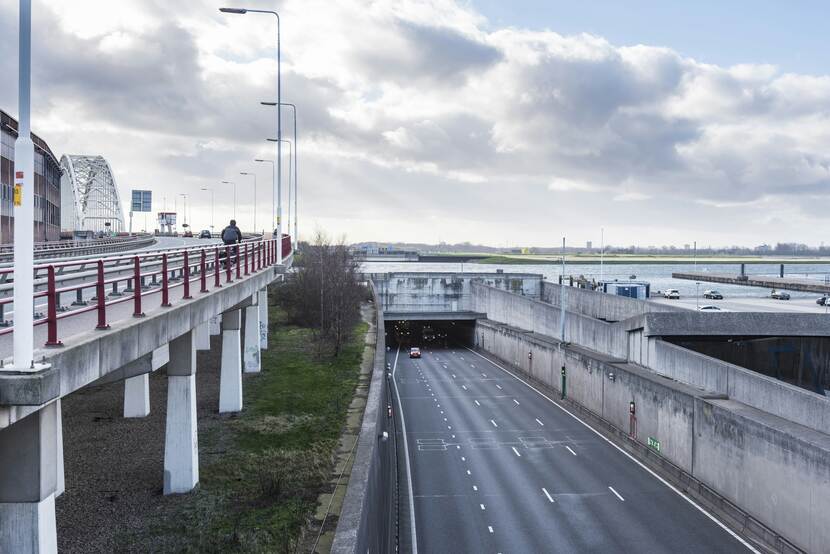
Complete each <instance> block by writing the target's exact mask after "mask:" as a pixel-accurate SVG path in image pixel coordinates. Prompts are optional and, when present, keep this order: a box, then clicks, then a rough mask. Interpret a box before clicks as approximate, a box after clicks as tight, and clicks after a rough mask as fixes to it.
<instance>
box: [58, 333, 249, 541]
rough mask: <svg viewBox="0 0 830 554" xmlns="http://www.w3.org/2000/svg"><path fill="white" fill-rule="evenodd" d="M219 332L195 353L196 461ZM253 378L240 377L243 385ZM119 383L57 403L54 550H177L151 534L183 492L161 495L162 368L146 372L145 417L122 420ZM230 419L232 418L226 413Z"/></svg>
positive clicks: (209, 411) (207, 421)
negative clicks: (59, 453) (59, 481)
mask: <svg viewBox="0 0 830 554" xmlns="http://www.w3.org/2000/svg"><path fill="white" fill-rule="evenodd" d="M220 343H221V339H220V337H218V336H217V337H211V350H209V351H205V352H199V353H198V357H197V372H196V393H197V410H198V425H199V444H200V461H201V463H202V464H204V463H205V462H206V461H207V460H208V459H209V458H210V456H211V455H219V454H221V452H215V451H214V452H205V451H204V450H205V449H204V448H203V446H204V445H205V444H206V443H208V441H206V440H203V439H205V438H207V435H208V434H210V438H211V439H212V440H210V441H209V442H210V443H213V444H215V443H216V434H217V432H218V433H219V434H221V428H222V425H221V424H222V421H223V420H224V419H227V416H220V415H219V413H218V404H219V361H220V353H221V349H220ZM255 378H256V376H246V377H245V382H246V385H247V383H248V381H250V380H251V379H255ZM123 396H124V385H123V382H119V383H114V384H111V385H105V386H102V387H93V388H88V389H84V390H81V391H79V392H77V393H75V394H73V395H71V396H69V397H66V398H64V400H63V437H64V460H65V461H64V464H65V473H66V492H65V493H64V494H63V495H61V496H60V497H59V498H58V500H57V503H56V511H57V525H58V548H59V550H60V551H61V552H62V553H74V552H78V553H90V552H149V551H153V552H158V551H169V550H177V548H176V547H175V545H174V544H171V543H169V542H168V538H167V537H154V536H153V534H152V529H153V527H154V526H155V525H157V524H159V523H162V522H163V523H164V524H165V525H166V526H168V527H169V526H170V524H171V521H170V520H169V519H167V516H171V515H172V514H174V513H175V511H176V510H177V509H178V508H179V507H180V506H181V505H182V504H183V503H184V502H186V501H187V498H188V497H187V495H173V496H167V497H165V496H163V495H162V483H163V465H164V426H165V414H166V402H167V378H166V375H165V368H162V369H160V370H158V371H157V372H155V373H154V374H152V375H151V376H150V412H151V413H150V415H149V416H148V417H146V418H143V419H125V418H123V417H122V410H123V400H124V399H123ZM230 417H233V416H230Z"/></svg>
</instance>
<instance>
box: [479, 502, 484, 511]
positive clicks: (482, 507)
mask: <svg viewBox="0 0 830 554" xmlns="http://www.w3.org/2000/svg"><path fill="white" fill-rule="evenodd" d="M479 506H481V511H482V512H483V511H484V504H479Z"/></svg>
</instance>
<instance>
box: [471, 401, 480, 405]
mask: <svg viewBox="0 0 830 554" xmlns="http://www.w3.org/2000/svg"><path fill="white" fill-rule="evenodd" d="M473 402H475V403H476V406H481V404H479V403H478V400H473Z"/></svg>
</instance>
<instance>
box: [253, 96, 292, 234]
mask: <svg viewBox="0 0 830 554" xmlns="http://www.w3.org/2000/svg"><path fill="white" fill-rule="evenodd" d="M260 104H262V105H263V106H276V105H277V102H260ZM279 105H280V106H288V107H290V108H291V111H292V112H293V115H294V250H296V249H297V244H298V243H299V232H298V231H297V198H298V196H297V195H298V189H297V168H298V164H297V151H298V150H299V143H298V142H297V106H296V105H294V104H292V103H290V102H279ZM288 175H289V179H288V219H289V230H288V232H289V233H290V232H291V229H290V227H291V223H290V220H291V178H290V176H291V172H290V171H289V172H288Z"/></svg>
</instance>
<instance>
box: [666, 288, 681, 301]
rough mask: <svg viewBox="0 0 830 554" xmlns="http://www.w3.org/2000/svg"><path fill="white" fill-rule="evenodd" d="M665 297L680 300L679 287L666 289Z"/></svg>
mask: <svg viewBox="0 0 830 554" xmlns="http://www.w3.org/2000/svg"><path fill="white" fill-rule="evenodd" d="M663 298H668V299H669V300H679V299H680V291H679V290H677V289H666V291H665V292H664V293H663Z"/></svg>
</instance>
